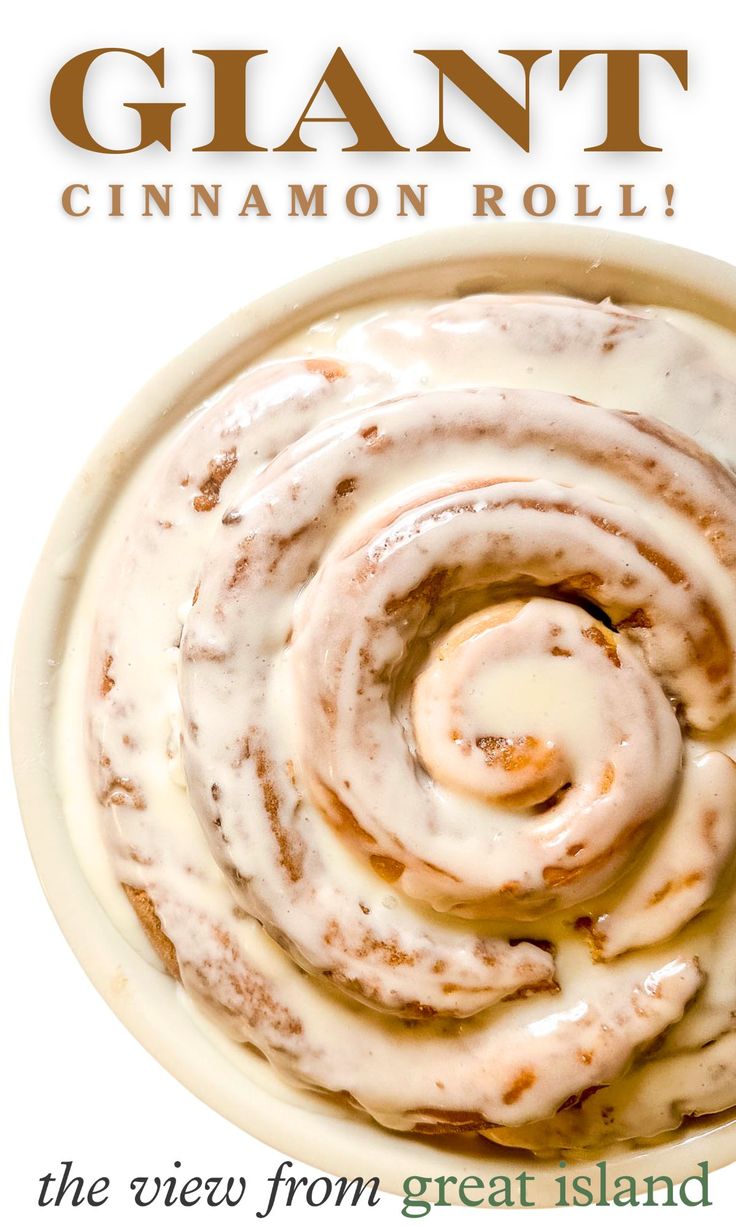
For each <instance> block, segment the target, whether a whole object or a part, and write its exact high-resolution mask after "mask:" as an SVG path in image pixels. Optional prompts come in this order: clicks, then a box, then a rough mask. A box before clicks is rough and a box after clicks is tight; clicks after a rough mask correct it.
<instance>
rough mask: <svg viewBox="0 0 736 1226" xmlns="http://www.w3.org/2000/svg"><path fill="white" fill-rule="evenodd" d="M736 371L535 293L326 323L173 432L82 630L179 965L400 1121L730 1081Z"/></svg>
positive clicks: (124, 796) (666, 1116)
mask: <svg viewBox="0 0 736 1226" xmlns="http://www.w3.org/2000/svg"><path fill="white" fill-rule="evenodd" d="M734 414H736V381H734V379H733V378H732V377H731V375H730V374H729V373H728V372H727V371H726V370H725V369H724V368H722V365H721V364H720V362H719V360H718V358H717V355H716V354H715V352H714V349H713V347H712V346H711V345H709V344H708V343H707V338H706V339H705V340H704V339H703V337H702V336H701V335H700V334H699V333H698V332H697V330H693V329H692V328H690V327H688V326H687V320H686V319H685V318H680V319H678V318H677V317H674V316H670V317H667V316H666V315H665V314H664V313H661V312H658V311H656V310H629V309H624V308H622V307H616V306H613V305H611V304H610V303H608V302H604V303H600V304H595V303H588V302H582V301H576V300H572V299H566V298H561V297H560V298H555V297H543V296H537V297H535V296H529V295H527V296H511V295H493V294H486V295H477V296H472V297H467V298H462V299H459V300H456V301H452V302H442V303H425V302H422V303H418V302H410V303H394V304H388V305H387V306H386V307H384V308H380V309H378V308H377V309H376V310H375V311H373V312H372V313H370V312H369V311H368V310H363V311H362V312H355V313H354V314H353V315H352V316H351V317H349V318H347V319H338V320H332V321H325V322H324V323H323V324H320V325H316V326H315V327H313V328H312V329H311V330H310V331H309V332H308V333H307V334H304V335H302V336H300V337H298V338H295V339H294V340H293V341H292V342H290V344H289V345H288V346H286V347H284V348H283V350H282V351H281V352H278V353H274V354H273V355H272V357H271V360H270V361H268V362H265V363H263V364H261V365H259V366H257V367H254V368H251V369H248V370H246V371H245V372H244V373H242V374H241V375H240V376H238V377H237V378H236V379H235V380H234V381H233V382H232V383H231V384H230V385H229V386H228V387H227V388H225V389H224V390H223V391H222V392H221V393H220V394H218V395H217V396H216V397H214V398H213V399H212V400H211V401H209V402H207V403H205V404H203V405H202V406H201V407H200V408H199V409H198V410H197V411H195V412H194V413H193V414H192V415H191V416H190V417H189V418H188V419H187V420H186V421H185V422H184V424H183V425H182V426H180V427H179V428H178V429H177V430H174V431H172V432H171V433H170V434H169V435H168V436H166V437H165V438H164V440H163V442H162V444H161V445H160V448H159V455H158V457H157V459H156V462H155V464H154V465H153V466H149V467H148V468H147V469H146V471H145V472H143V473H142V474H141V476H140V478H139V480H138V483H137V485H136V486H135V489H134V490H133V491H132V492H131V494H130V496H129V497H128V499H127V501H126V502H125V505H124V506H123V507H122V508H121V512H120V514H119V515H118V517H117V521H116V525H115V531H114V533H113V536H112V538H111V539H109V541H108V547H107V558H106V562H105V569H104V578H102V579H101V581H100V583H99V584H98V590H97V593H96V611H95V617H94V626H93V629H92V631H91V633H90V634H89V638H88V643H87V650H88V657H89V668H88V681H87V688H86V713H85V720H86V724H85V727H86V746H87V762H88V769H89V772H90V778H91V780H92V781H93V786H94V792H95V797H96V805H97V811H98V817H99V821H100V822H101V823H102V825H103V827H104V830H105V836H106V839H107V843H108V846H109V853H110V857H111V861H112V863H113V865H114V868H115V873H116V875H117V878H118V880H119V882H120V883H121V885H122V887H123V888H124V890H125V893H126V895H127V897H128V900H129V902H130V903H131V905H132V906H133V908H134V909H135V911H136V913H137V914H138V917H139V919H140V921H141V923H142V925H143V927H144V929H145V931H146V932H147V933H148V936H149V938H150V940H151V942H152V944H153V946H154V948H155V950H156V951H157V953H158V955H159V957H160V959H161V963H162V969H163V970H165V971H166V972H167V973H168V974H170V975H173V976H175V977H177V978H178V979H179V980H180V981H181V984H182V986H183V989H184V990H185V992H186V993H187V994H188V995H189V996H190V997H191V998H192V999H193V1000H194V1001H196V1002H197V1003H198V1004H199V1005H200V1006H201V1007H202V1008H203V1009H205V1010H207V1012H208V1013H209V1014H210V1015H212V1016H214V1017H215V1018H216V1019H217V1020H218V1022H219V1024H221V1025H222V1027H223V1028H225V1029H226V1030H227V1031H228V1033H230V1034H231V1035H233V1036H234V1037H235V1038H236V1039H237V1040H239V1041H241V1042H244V1043H248V1044H252V1045H254V1046H255V1047H256V1048H257V1049H258V1050H259V1051H261V1052H262V1053H263V1054H264V1055H265V1056H266V1057H267V1058H268V1059H269V1060H270V1061H271V1062H272V1063H273V1064H274V1065H276V1066H277V1067H279V1068H281V1069H283V1071H284V1073H285V1074H286V1075H287V1076H288V1077H291V1078H295V1079H297V1080H298V1081H300V1082H302V1083H304V1084H306V1085H309V1086H311V1087H315V1088H317V1089H320V1090H323V1091H327V1092H330V1093H333V1094H336V1095H341V1096H342V1098H343V1099H345V1100H346V1101H348V1102H350V1103H351V1104H352V1105H353V1106H354V1107H355V1108H356V1109H359V1110H362V1111H363V1112H366V1113H368V1114H369V1115H370V1116H372V1117H373V1118H374V1119H375V1120H376V1121H378V1122H379V1123H380V1124H382V1125H384V1126H386V1127H388V1128H393V1129H396V1130H403V1131H415V1132H439V1133H442V1132H454V1131H475V1132H482V1133H483V1134H484V1135H487V1136H489V1137H490V1138H491V1139H492V1140H494V1141H496V1142H498V1143H501V1144H504V1145H508V1146H522V1147H525V1148H531V1149H533V1150H535V1151H538V1152H545V1153H546V1152H553V1151H555V1152H556V1151H562V1150H568V1149H569V1150H581V1151H589V1150H593V1149H598V1148H600V1147H601V1146H603V1145H605V1144H607V1143H609V1141H617V1142H618V1141H631V1140H634V1139H637V1138H642V1137H651V1136H654V1135H659V1134H664V1133H668V1132H671V1131H672V1130H674V1129H677V1128H678V1127H680V1125H681V1124H682V1121H683V1120H686V1119H687V1118H688V1117H692V1116H694V1115H699V1114H704V1113H713V1112H719V1111H722V1110H725V1109H729V1108H731V1107H734V1106H736V1056H735V1054H734V1026H735V1025H736V976H735V975H734V973H733V962H734V956H735V955H736V925H735V923H734V918H735V916H736V896H735V895H734V892H733V865H734V852H735V850H736V764H735V761H734V756H733V755H734V750H735V748H736V736H735V735H734V731H733V729H734V726H735V725H734V712H735V710H736V614H735V613H734V609H736V599H735V597H736V478H735V477H734V475H733V472H732V470H731V468H730V467H729V460H730V458H731V457H733V455H734V454H735V453H736V446H735V445H734V427H733V424H732V423H733V421H736V416H734Z"/></svg>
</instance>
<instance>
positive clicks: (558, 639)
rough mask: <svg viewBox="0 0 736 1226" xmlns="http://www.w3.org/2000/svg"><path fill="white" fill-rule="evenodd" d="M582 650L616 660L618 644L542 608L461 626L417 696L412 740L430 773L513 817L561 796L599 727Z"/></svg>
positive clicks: (584, 622)
mask: <svg viewBox="0 0 736 1226" xmlns="http://www.w3.org/2000/svg"><path fill="white" fill-rule="evenodd" d="M583 645H585V646H587V647H588V648H590V647H591V646H595V647H598V648H600V651H601V653H602V655H603V656H604V657H606V656H607V659H608V662H609V663H610V662H612V661H613V660H614V657H615V653H616V637H615V635H613V634H612V633H611V632H610V631H609V630H607V629H606V628H605V627H604V626H602V625H601V624H600V623H598V622H596V621H595V619H593V618H592V617H590V615H589V614H587V613H586V612H584V611H583V610H582V609H579V608H577V607H575V606H572V607H571V606H566V605H563V604H562V603H561V602H559V601H555V600H549V599H544V598H534V599H532V600H527V601H521V600H515V601H508V602H505V603H503V604H500V605H497V606H494V607H492V608H490V609H485V610H483V611H481V612H480V613H476V614H474V615H473V616H472V617H468V618H466V619H465V620H463V621H462V622H460V623H458V624H457V625H456V626H454V627H453V628H452V630H450V631H449V633H447V634H446V635H444V637H443V638H442V639H441V640H440V641H439V642H437V643H436V644H435V645H434V648H433V650H432V652H431V653H430V657H429V660H428V662H427V664H426V665H425V667H424V669H423V670H422V672H421V673H420V674H419V676H418V677H417V679H416V682H415V686H414V694H413V700H412V719H413V725H414V734H415V738H416V743H417V749H418V752H419V755H420V758H421V760H422V763H423V765H424V767H425V769H426V770H427V771H428V773H429V774H430V775H432V777H433V778H434V779H436V780H437V781H438V782H439V783H441V784H443V785H445V786H447V787H449V788H452V789H453V790H455V791H460V792H464V793H470V794H473V795H475V796H477V797H479V798H482V799H485V800H489V801H499V802H502V803H503V804H505V805H508V806H511V807H513V808H522V807H528V806H533V805H539V804H542V803H544V802H549V801H552V800H555V799H556V798H557V797H559V796H560V795H561V794H563V793H564V791H565V790H566V789H567V788H568V786H569V785H570V784H571V783H572V782H573V780H574V777H575V769H576V759H577V756H578V753H579V751H580V748H581V745H582V744H583V743H584V744H585V752H586V754H587V755H590V753H591V750H593V751H594V750H595V740H596V730H597V729H598V728H599V727H600V723H601V720H600V693H599V691H598V689H597V687H596V684H595V677H594V676H593V675H592V674H591V670H590V667H589V660H584V659H581V658H579V657H580V650H579V649H580V647H581V646H583ZM586 654H588V653H586Z"/></svg>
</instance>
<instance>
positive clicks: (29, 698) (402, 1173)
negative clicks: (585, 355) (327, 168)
mask: <svg viewBox="0 0 736 1226" xmlns="http://www.w3.org/2000/svg"><path fill="white" fill-rule="evenodd" d="M482 290H500V291H509V292H518V291H523V290H535V291H546V292H557V293H567V294H571V295H574V296H580V297H588V298H593V299H600V298H603V297H606V296H607V295H610V296H611V297H613V298H614V299H617V300H620V301H625V302H629V303H636V302H640V303H654V304H657V305H662V306H667V307H676V308H681V309H685V310H688V311H691V312H695V313H699V314H701V315H702V316H704V317H705V318H707V319H710V320H714V321H715V322H717V323H720V324H722V325H724V326H725V327H727V328H729V329H730V330H732V331H733V332H736V269H734V268H732V267H731V266H729V265H726V264H723V263H720V262H719V261H717V260H713V259H711V258H709V257H706V256H703V255H699V254H697V253H695V252H690V251H685V250H682V249H679V248H676V247H671V246H668V245H665V244H662V243H655V242H652V241H651V240H643V239H640V238H631V237H629V236H625V235H622V234H614V233H610V232H607V231H602V230H596V229H588V228H583V227H574V226H558V225H551V224H550V225H547V224H532V223H527V224H524V223H522V224H519V225H511V224H500V225H495V224H494V225H489V226H484V225H478V226H473V227H472V228H463V229H457V230H447V231H440V232H435V233H432V234H429V235H427V236H422V237H419V238H412V239H409V240H404V241H402V242H398V243H394V244H391V245H390V246H388V247H383V248H381V249H379V250H377V251H373V252H369V253H368V254H365V255H360V256H357V257H355V258H353V259H350V260H345V261H343V262H341V263H339V264H335V265H332V266H330V267H329V268H326V269H323V270H322V271H320V272H316V273H312V274H310V275H309V276H307V277H304V278H302V279H301V280H299V281H297V282H295V283H292V284H291V285H288V286H285V287H284V288H282V289H279V290H276V291H275V292H274V293H272V294H269V295H268V296H267V297H265V298H262V299H261V300H260V301H259V302H256V303H255V304H252V305H250V306H247V307H245V308H244V309H243V310H242V311H239V312H238V313H237V314H235V315H233V316H231V317H230V318H229V319H227V320H225V321H224V322H223V323H222V324H220V325H219V326H218V327H217V328H215V329H214V331H212V332H211V333H209V335H208V336H206V337H205V338H204V339H203V340H201V341H199V342H197V344H195V345H194V346H192V347H191V348H190V349H189V350H187V351H186V353H184V354H182V355H181V356H180V357H178V358H176V359H175V360H174V361H173V362H172V363H170V365H169V366H167V367H166V368H165V370H163V371H162V372H161V373H160V374H159V375H157V376H156V377H155V378H154V379H153V380H151V382H150V383H149V384H147V386H146V387H145V388H144V389H143V390H142V391H141V392H140V393H139V395H138V396H136V398H135V399H134V400H133V402H132V403H131V404H130V405H129V406H128V408H127V409H126V410H125V412H124V413H123V415H122V416H121V418H120V419H119V420H118V421H117V422H116V423H115V425H114V426H113V427H112V429H111V430H110V431H109V432H108V434H107V435H106V437H105V438H104V440H103V441H102V443H101V444H100V446H99V447H98V448H97V450H96V451H95V452H94V454H93V455H92V456H91V457H90V460H89V462H88V464H87V465H86V467H85V469H84V470H83V472H82V473H81V475H80V476H79V477H78V478H77V481H76V482H75V484H74V486H73V487H72V489H71V490H70V493H69V495H68V497H67V499H66V501H65V503H64V505H63V507H62V509H61V511H60V513H59V515H58V517H57V519H56V522H55V524H54V526H53V529H52V531H51V535H50V536H49V539H48V542H47V544H46V547H45V549H44V552H43V555H42V557H41V559H40V562H39V565H38V569H37V571H36V574H35V577H34V579H33V583H32V585H31V588H30V591H29V593H28V597H27V600H26V605H25V610H24V613H23V617H22V621H21V626H20V630H19V635H18V641H17V647H16V660H15V677H14V686H13V704H12V729H13V753H14V762H15V771H16V780H17V786H18V792H19V796H20V803H21V809H22V813H23V819H24V822H25V826H26V830H27V834H28V839H29V842H30V846H31V850H32V853H33V857H34V860H35V863H36V867H37V869H38V873H39V876H40V878H41V881H42V883H43V886H44V889H45V891H46V894H47V896H48V899H49V902H50V904H51V906H52V908H53V910H54V913H55V915H56V918H57V919H58V921H59V924H60V925H61V928H62V930H63V931H64V934H65V935H66V937H67V940H68V941H69V943H70V945H71V946H72V948H73V950H74V952H75V953H76V955H77V957H78V958H79V960H80V962H81V963H82V965H83V967H84V969H85V970H86V972H87V973H88V975H89V976H90V978H91V979H92V981H93V983H94V984H95V985H96V987H97V988H98V990H99V991H100V992H101V993H102V995H103V996H104V997H105V999H106V1000H107V1001H108V1003H109V1004H110V1006H111V1007H112V1008H113V1009H114V1010H115V1012H116V1013H117V1014H118V1016H119V1017H120V1018H121V1019H122V1021H123V1022H124V1023H125V1024H126V1026H127V1027H128V1028H129V1029H130V1030H131V1031H132V1033H133V1034H134V1035H135V1036H136V1037H137V1038H138V1039H139V1040H140V1042H141V1043H143V1044H144V1046H145V1047H146V1048H147V1049H148V1050H149V1051H150V1052H151V1053H152V1054H153V1055H154V1056H155V1057H156V1058H157V1059H158V1060H159V1061H160V1062H161V1064H163V1065H164V1066H165V1067H166V1068H168V1069H169V1071H170V1072H172V1073H173V1074H174V1076H175V1077H177V1078H178V1079H179V1080H180V1081H181V1082H182V1083H183V1084H184V1085H186V1086H188V1087H189V1089H190V1090H192V1091H193V1092H194V1093H195V1094H197V1095H198V1096H199V1097H200V1098H201V1099H202V1100H203V1101H205V1102H206V1103H208V1104H209V1105H210V1106H211V1107H214V1108H215V1109H216V1110H217V1111H219V1112H220V1113H221V1114H222V1115H224V1116H226V1117H227V1118H228V1119H230V1120H232V1121H233V1122H234V1123H235V1124H237V1125H239V1126H240V1127H242V1128H244V1129H246V1130H247V1131H248V1132H250V1133H252V1134H253V1135H255V1136H256V1137H259V1138H260V1139H261V1140H263V1141H266V1142H268V1144H270V1145H273V1146H275V1147H276V1148H277V1149H280V1150H284V1151H285V1152H286V1153H288V1154H290V1155H292V1156H294V1157H296V1158H299V1159H302V1160H304V1161H306V1162H309V1163H311V1164H313V1165H314V1166H317V1167H321V1168H323V1169H326V1170H329V1171H332V1172H335V1173H337V1174H344V1175H348V1176H354V1175H356V1174H360V1175H363V1176H364V1177H369V1176H373V1175H377V1176H379V1177H380V1180H381V1184H382V1186H383V1187H384V1188H385V1189H387V1190H392V1191H400V1190H401V1187H402V1184H403V1181H404V1179H406V1178H407V1176H409V1175H418V1174H421V1175H426V1176H437V1175H440V1174H443V1175H455V1176H457V1177H458V1178H461V1177H462V1176H463V1175H466V1174H470V1173H473V1174H476V1175H480V1176H481V1177H482V1178H484V1179H485V1180H488V1179H489V1178H490V1177H491V1176H492V1175H494V1174H501V1173H507V1174H509V1175H512V1176H513V1175H516V1174H517V1173H518V1172H519V1170H521V1169H526V1170H528V1171H531V1172H533V1173H534V1175H535V1177H536V1182H535V1185H534V1189H535V1200H536V1202H537V1203H538V1204H544V1203H550V1202H551V1201H552V1200H554V1194H555V1192H556V1185H555V1184H554V1183H553V1182H552V1181H553V1177H554V1176H555V1175H557V1174H559V1168H558V1166H557V1165H556V1164H547V1163H541V1162H539V1161H537V1160H534V1159H533V1158H531V1157H529V1159H528V1161H526V1160H525V1159H524V1157H523V1156H521V1155H519V1154H514V1153H512V1152H511V1151H507V1150H501V1149H497V1148H495V1147H493V1146H491V1145H488V1144H486V1143H484V1142H481V1141H478V1140H477V1139H473V1138H460V1139H457V1138H452V1139H450V1138H448V1139H447V1140H444V1141H443V1140H438V1139H437V1138H430V1139H424V1138H414V1137H408V1136H405V1135H401V1136H397V1135H394V1134H391V1133H388V1132H386V1131H384V1130H382V1129H381V1128H379V1127H378V1126H377V1125H375V1124H373V1123H372V1122H370V1121H369V1120H367V1119H363V1118H361V1117H359V1116H358V1115H357V1114H354V1113H352V1112H348V1110H347V1109H343V1108H341V1107H340V1106H339V1105H337V1104H335V1103H333V1102H332V1101H330V1100H329V1099H327V1098H324V1097H320V1096H319V1095H316V1094H312V1093H309V1092H307V1091H304V1090H300V1089H295V1088H291V1087H289V1086H287V1085H286V1084H285V1083H284V1082H283V1080H282V1078H281V1077H280V1076H277V1075H276V1074H275V1073H274V1072H273V1071H272V1070H271V1069H270V1067H269V1066H268V1065H267V1063H266V1062H265V1061H264V1060H262V1059H261V1058H260V1057H259V1056H258V1055H257V1054H256V1053H253V1052H250V1051H249V1050H247V1049H243V1048H240V1047H238V1046H236V1045H235V1044H234V1043H232V1042H230V1041H229V1040H227V1039H225V1038H223V1037H222V1036H220V1035H219V1033H218V1032H216V1031H215V1030H214V1029H211V1028H209V1027H208V1026H207V1025H206V1024H205V1023H203V1022H201V1021H200V1020H199V1019H198V1018H196V1017H195V1015H194V1013H193V1011H192V1010H191V1009H190V1008H189V1007H188V1006H187V1005H186V1004H185V1003H184V1001H183V998H182V996H181V994H180V992H179V989H178V988H177V986H176V985H175V984H174V983H173V981H172V980H171V979H169V978H168V977H167V976H166V975H165V974H163V973H162V972H161V971H159V970H158V969H157V968H156V967H154V966H153V965H151V962H150V959H149V958H148V957H147V956H144V955H143V954H142V952H141V946H140V943H139V942H138V941H137V940H136V939H135V934H134V931H133V929H131V930H130V932H131V935H133V937H134V939H133V940H132V941H131V940H130V939H128V936H126V935H125V931H124V929H125V926H126V925H125V923H124V924H123V925H122V927H123V931H121V929H120V925H119V924H117V925H116V924H115V923H113V921H112V919H111V918H110V916H109V915H108V913H107V910H106V909H105V908H104V907H103V906H102V905H101V903H100V901H99V900H98V897H97V895H96V893H95V891H94V890H93V889H92V886H91V884H90V882H89V881H88V880H87V878H86V877H85V875H84V873H83V871H82V868H81V865H80V862H79V859H78V857H77V855H76V854H75V850H74V846H73V844H72V841H71V838H70V833H69V830H68V828H67V825H66V822H65V819H64V814H63V810H62V803H61V798H60V792H59V786H58V783H59V781H58V779H57V778H56V774H55V770H54V745H53V736H54V731H53V722H52V718H51V715H52V709H53V705H54V699H55V686H56V674H57V672H58V669H57V666H56V665H55V664H54V661H59V660H61V659H63V655H64V648H65V639H66V635H67V632H68V627H69V624H70V619H71V617H72V616H73V614H74V608H75V600H76V599H77V595H78V590H79V581H80V577H81V576H82V574H83V573H84V570H85V567H86V565H87V563H88V561H89V558H90V557H91V555H92V553H93V551H94V549H95V546H96V541H97V539H98V536H99V533H100V531H101V528H102V526H103V525H104V523H105V520H106V517H107V516H108V514H109V512H110V508H111V506H112V503H113V502H114V500H115V498H116V497H117V496H118V494H119V492H120V490H121V489H122V488H123V486H124V483H125V482H126V480H127V479H128V478H129V476H130V474H131V473H132V472H133V471H134V470H135V469H136V467H137V466H138V464H140V463H141V461H142V460H143V459H144V457H145V456H146V455H147V453H148V451H149V449H150V448H151V446H152V445H153V444H154V442H155V441H157V440H158V439H160V438H161V436H162V433H164V432H165V431H167V430H168V429H173V428H175V427H176V425H177V423H178V422H179V421H180V420H181V418H182V417H183V416H184V415H185V414H186V413H187V412H189V411H190V410H191V409H192V408H194V407H195V406H196V405H197V404H199V403H200V402H201V401H202V400H203V399H204V398H205V397H206V396H209V395H211V394H212V393H213V392H214V391H216V390H217V389H218V388H219V387H220V386H221V385H222V384H224V383H226V382H227V381H228V380H229V379H231V378H232V377H233V375H234V374H235V373H236V372H237V371H239V370H242V369H243V368H244V367H245V366H246V365H248V364H249V363H251V362H253V361H256V360H258V358H259V357H260V356H261V355H262V354H264V353H265V352H266V351H267V350H270V349H271V348H272V347H273V346H274V345H275V344H277V343H278V342H280V341H282V340H284V339H285V338H286V337H287V336H288V335H289V334H290V333H291V332H293V331H296V330H298V329H301V328H303V327H304V326H306V325H307V324H309V323H310V322H311V321H313V320H315V319H317V318H320V317H324V316H326V315H329V314H330V313H332V312H334V311H337V310H340V309H342V308H345V307H348V306H356V305H359V304H360V303H363V302H368V301H370V300H372V299H380V298H383V299H385V298H400V297H402V296H416V295H421V296H425V295H426V296H442V295H447V296H454V295H457V294H462V293H471V292H478V291H482ZM734 425H735V429H736V423H735V424H734ZM126 916H127V912H126ZM130 917H131V918H130V923H131V924H134V922H135V921H134V920H133V919H132V912H131V913H130ZM607 1158H608V1168H609V1172H610V1173H611V1175H615V1173H616V1172H622V1171H625V1172H627V1173H630V1174H633V1175H635V1176H636V1177H637V1178H638V1179H641V1178H642V1177H643V1176H644V1175H647V1174H652V1173H656V1174H658V1175H659V1174H662V1175H664V1174H667V1175H670V1176H672V1177H674V1178H683V1177H684V1176H686V1175H689V1174H691V1173H693V1172H694V1171H695V1170H696V1167H697V1163H698V1162H700V1161H703V1160H706V1159H707V1160H708V1162H709V1164H710V1166H711V1169H714V1168H716V1167H718V1166H723V1165H725V1164H726V1163H728V1162H730V1161H732V1160H733V1159H734V1158H736V1119H733V1120H732V1119H728V1118H726V1119H722V1118H718V1119H711V1120H707V1121H703V1122H702V1124H700V1125H694V1126H691V1127H690V1128H689V1129H688V1130H687V1131H686V1132H683V1133H681V1134H678V1135H677V1137H676V1138H675V1139H674V1140H669V1141H667V1142H665V1143H664V1144H660V1145H657V1146H654V1147H650V1148H645V1149H636V1150H630V1151H628V1152H622V1153H620V1154H617V1155H615V1156H610V1155H607ZM579 1169H581V1170H583V1169H585V1168H582V1167H581V1168H579ZM428 1195H429V1198H431V1190H430V1191H429V1193H428Z"/></svg>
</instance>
